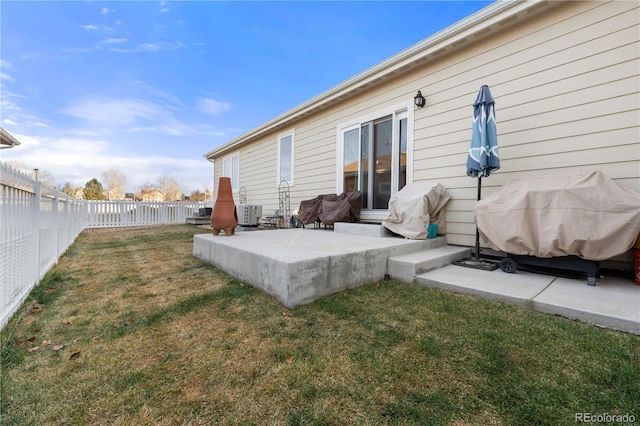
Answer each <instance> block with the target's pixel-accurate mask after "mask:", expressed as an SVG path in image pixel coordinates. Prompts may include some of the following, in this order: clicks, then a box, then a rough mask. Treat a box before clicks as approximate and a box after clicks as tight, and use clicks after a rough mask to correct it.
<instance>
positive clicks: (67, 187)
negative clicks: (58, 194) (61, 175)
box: [62, 182, 76, 197]
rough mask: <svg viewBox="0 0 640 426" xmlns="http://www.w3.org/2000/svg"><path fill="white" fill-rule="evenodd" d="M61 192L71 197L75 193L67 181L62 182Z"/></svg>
mask: <svg viewBox="0 0 640 426" xmlns="http://www.w3.org/2000/svg"><path fill="white" fill-rule="evenodd" d="M62 193H63V194H67V195H69V196H70V197H73V196H74V195H75V193H76V191H75V190H74V189H73V187H72V186H71V184H70V183H69V182H67V183H65V184H64V187H63V188H62Z"/></svg>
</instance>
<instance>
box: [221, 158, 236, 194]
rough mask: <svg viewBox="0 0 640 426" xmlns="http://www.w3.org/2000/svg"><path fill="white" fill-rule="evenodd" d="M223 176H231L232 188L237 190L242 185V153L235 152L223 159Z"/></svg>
mask: <svg viewBox="0 0 640 426" xmlns="http://www.w3.org/2000/svg"><path fill="white" fill-rule="evenodd" d="M222 176H224V177H228V178H231V189H232V190H233V191H237V190H238V188H239V187H240V185H239V183H238V181H239V180H240V155H239V154H233V155H232V156H230V157H227V158H225V159H224V160H223V161H222Z"/></svg>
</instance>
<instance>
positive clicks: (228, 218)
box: [211, 177, 238, 235]
mask: <svg viewBox="0 0 640 426" xmlns="http://www.w3.org/2000/svg"><path fill="white" fill-rule="evenodd" d="M236 226H238V211H237V210H236V204H235V203H234V202H233V193H232V192H231V179H230V178H228V177H221V178H220V180H219V181H218V197H217V198H216V203H215V204H214V205H213V213H211V228H213V235H218V234H219V233H220V231H224V235H233V234H235V232H236Z"/></svg>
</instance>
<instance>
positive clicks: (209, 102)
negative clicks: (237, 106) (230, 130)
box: [196, 98, 231, 115]
mask: <svg viewBox="0 0 640 426" xmlns="http://www.w3.org/2000/svg"><path fill="white" fill-rule="evenodd" d="M230 109H231V105H229V104H228V103H226V102H220V101H216V100H215V99H207V98H204V99H199V100H198V102H197V104H196V110H198V111H200V112H203V113H205V114H210V115H218V114H221V113H223V112H225V111H228V110H230Z"/></svg>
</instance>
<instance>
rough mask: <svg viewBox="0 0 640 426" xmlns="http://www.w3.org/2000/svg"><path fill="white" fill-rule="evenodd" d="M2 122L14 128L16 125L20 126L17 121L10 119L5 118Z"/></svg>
mask: <svg viewBox="0 0 640 426" xmlns="http://www.w3.org/2000/svg"><path fill="white" fill-rule="evenodd" d="M2 122H3V123H5V124H9V125H12V126H15V125H16V124H18V123H16V122H15V121H13V120H10V119H8V118H5V119H4V120H2Z"/></svg>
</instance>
